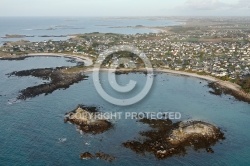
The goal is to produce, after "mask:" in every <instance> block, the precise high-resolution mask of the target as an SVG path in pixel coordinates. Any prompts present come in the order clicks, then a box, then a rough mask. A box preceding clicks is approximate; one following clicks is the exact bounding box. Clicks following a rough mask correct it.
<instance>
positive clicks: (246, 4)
mask: <svg viewBox="0 0 250 166" xmlns="http://www.w3.org/2000/svg"><path fill="white" fill-rule="evenodd" d="M231 6H232V8H250V1H249V0H239V1H238V3H237V4H233V5H231Z"/></svg>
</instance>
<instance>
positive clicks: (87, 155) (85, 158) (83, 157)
mask: <svg viewBox="0 0 250 166" xmlns="http://www.w3.org/2000/svg"><path fill="white" fill-rule="evenodd" d="M80 158H81V159H83V160H89V159H92V158H94V156H93V155H92V154H91V153H89V152H85V153H82V154H80Z"/></svg>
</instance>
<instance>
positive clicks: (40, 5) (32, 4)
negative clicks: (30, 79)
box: [0, 0, 250, 17]
mask: <svg viewBox="0 0 250 166" xmlns="http://www.w3.org/2000/svg"><path fill="white" fill-rule="evenodd" d="M0 16H79V17H100V16H103V17H104V16H250V0H0Z"/></svg>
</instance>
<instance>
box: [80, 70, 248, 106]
mask: <svg viewBox="0 0 250 166" xmlns="http://www.w3.org/2000/svg"><path fill="white" fill-rule="evenodd" d="M96 70H97V69H95V68H89V69H86V70H84V72H93V71H96ZM110 70H113V69H108V68H104V69H103V68H102V69H100V71H110ZM114 71H116V72H121V73H129V72H145V71H146V70H145V69H143V68H141V69H135V70H131V69H117V70H114ZM154 72H155V73H161V72H162V73H168V74H172V75H179V76H187V77H193V78H198V79H202V80H206V81H208V82H211V83H213V84H214V85H215V88H220V89H222V91H223V93H225V94H230V95H232V96H234V97H235V98H236V99H238V100H240V101H245V102H248V103H250V94H249V93H246V92H244V91H243V90H242V88H241V87H240V86H239V85H237V84H235V83H232V82H229V81H223V80H220V79H218V78H215V77H213V76H210V75H199V74H196V73H189V72H185V71H176V70H170V69H163V68H156V69H154Z"/></svg>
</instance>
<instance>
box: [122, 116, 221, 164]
mask: <svg viewBox="0 0 250 166" xmlns="http://www.w3.org/2000/svg"><path fill="white" fill-rule="evenodd" d="M140 122H142V123H145V124H148V125H150V127H151V128H153V130H150V131H145V132H141V133H140V135H141V136H143V137H146V139H145V140H144V141H142V142H141V141H137V140H134V141H127V142H125V143H123V146H124V147H126V148H130V149H131V150H133V151H134V152H136V153H139V154H145V153H146V152H149V153H152V154H154V155H155V157H156V158H158V159H165V158H168V157H171V156H174V155H185V154H186V151H187V148H188V147H192V148H193V149H194V150H199V149H206V151H207V152H211V153H213V149H212V148H211V146H213V145H215V144H216V143H217V142H218V141H219V140H223V139H225V137H224V134H223V133H222V132H221V130H220V129H219V128H217V127H215V126H213V125H211V124H209V123H206V122H202V121H188V122H176V123H173V122H172V121H171V120H161V119H159V120H151V119H142V120H140Z"/></svg>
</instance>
